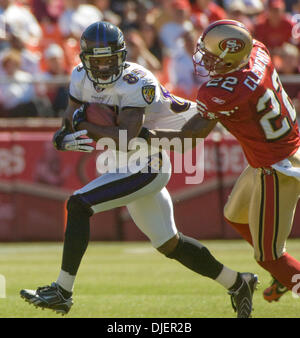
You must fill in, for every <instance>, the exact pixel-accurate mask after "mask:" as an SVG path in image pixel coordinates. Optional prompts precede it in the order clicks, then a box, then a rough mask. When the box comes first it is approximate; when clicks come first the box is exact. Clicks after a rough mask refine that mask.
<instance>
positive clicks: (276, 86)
mask: <svg viewBox="0 0 300 338" xmlns="http://www.w3.org/2000/svg"><path fill="white" fill-rule="evenodd" d="M193 61H194V65H195V71H196V73H199V75H200V72H198V67H199V66H200V67H204V68H205V69H206V70H207V74H209V75H210V80H209V81H207V82H205V83H204V84H202V85H201V87H200V89H199V92H198V97H197V107H198V112H199V114H198V115H195V116H194V117H193V118H192V119H191V120H190V121H188V122H187V123H186V124H185V125H184V126H183V127H182V129H181V130H180V131H175V130H173V131H172V130H154V131H153V132H152V131H150V133H149V135H148V137H150V138H152V137H168V138H172V137H180V138H185V137H193V138H195V137H206V136H207V135H208V134H209V132H210V131H211V130H212V129H213V127H214V126H215V124H216V123H217V122H220V123H221V124H222V125H223V126H224V127H225V128H226V129H227V130H228V131H229V132H230V133H232V134H233V135H234V136H235V137H236V138H237V140H238V141H239V143H240V145H241V146H242V148H243V151H244V153H245V156H246V158H247V160H248V162H249V166H248V167H247V168H246V169H245V170H244V171H243V173H242V174H241V175H240V177H239V179H238V181H237V182H236V184H235V186H234V188H233V190H232V193H231V195H230V196H229V199H228V201H227V203H226V205H225V209H224V215H225V219H226V221H227V222H228V223H229V224H231V225H232V226H233V227H234V228H235V229H236V230H237V231H238V232H239V233H240V234H241V235H242V237H243V238H244V239H246V240H247V241H248V242H249V243H250V244H251V245H252V246H253V248H254V253H255V259H256V260H257V262H258V263H259V264H260V265H261V266H262V267H263V268H264V269H266V270H267V271H269V272H270V273H271V275H272V276H273V278H274V280H273V282H272V285H271V286H270V287H269V288H268V289H266V290H265V292H264V298H265V299H266V300H268V301H272V300H278V299H279V298H280V296H281V295H282V294H283V293H284V292H285V291H287V290H292V289H293V287H294V286H295V287H296V282H297V280H298V279H297V278H296V280H295V277H297V275H298V274H300V262H299V261H297V260H296V259H295V258H293V257H292V256H291V255H289V254H288V253H287V252H286V249H285V245H286V239H287V238H288V236H289V234H290V231H291V228H292V223H293V217H294V212H295V209H296V205H297V201H298V198H299V195H300V148H299V146H300V137H299V129H298V125H297V121H296V111H295V109H294V107H293V105H292V103H291V100H290V99H289V97H288V95H287V94H286V92H285V91H284V89H283V87H282V85H281V82H280V79H279V77H278V74H277V72H276V70H275V69H274V66H273V64H272V61H271V58H270V54H269V52H268V50H267V48H266V47H265V46H264V45H263V44H262V43H260V42H259V41H256V40H254V39H252V36H251V35H250V33H249V32H248V30H247V29H246V27H245V26H244V25H243V24H241V23H239V22H237V21H233V20H219V21H216V22H214V23H212V24H211V25H209V26H208V27H207V29H206V30H205V31H204V32H203V34H202V36H201V37H200V38H199V40H198V44H197V49H196V52H195V54H194V56H193ZM201 75H203V70H202V72H201ZM293 276H294V278H293ZM281 284H282V285H283V288H282V285H281ZM280 286H281V288H280Z"/></svg>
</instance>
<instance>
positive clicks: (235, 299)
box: [228, 272, 258, 318]
mask: <svg viewBox="0 0 300 338" xmlns="http://www.w3.org/2000/svg"><path fill="white" fill-rule="evenodd" d="M239 275H240V277H241V278H242V284H241V286H240V287H239V288H238V289H237V290H234V291H229V292H228V293H229V295H230V296H231V304H232V307H233V309H234V311H235V312H237V318H249V317H251V312H252V310H253V307H252V298H253V293H254V291H255V290H256V285H257V283H258V277H257V275H255V274H253V273H250V272H243V273H240V274H239Z"/></svg>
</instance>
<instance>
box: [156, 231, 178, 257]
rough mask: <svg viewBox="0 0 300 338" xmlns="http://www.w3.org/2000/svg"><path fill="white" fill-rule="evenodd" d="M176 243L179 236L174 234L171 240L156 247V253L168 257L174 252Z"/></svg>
mask: <svg viewBox="0 0 300 338" xmlns="http://www.w3.org/2000/svg"><path fill="white" fill-rule="evenodd" d="M178 242H179V235H178V234H176V235H175V236H174V237H172V238H171V239H169V240H168V241H166V242H165V243H164V244H163V245H161V246H160V247H158V248H157V251H159V252H160V253H162V254H164V255H166V256H168V255H169V254H171V253H172V252H173V251H174V250H175V248H176V247H177V245H178Z"/></svg>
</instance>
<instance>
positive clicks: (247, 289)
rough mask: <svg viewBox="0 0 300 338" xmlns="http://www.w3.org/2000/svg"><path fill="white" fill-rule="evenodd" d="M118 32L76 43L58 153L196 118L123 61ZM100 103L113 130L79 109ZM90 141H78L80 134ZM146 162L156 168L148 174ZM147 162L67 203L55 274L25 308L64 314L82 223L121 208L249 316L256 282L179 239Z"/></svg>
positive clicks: (80, 250)
mask: <svg viewBox="0 0 300 338" xmlns="http://www.w3.org/2000/svg"><path fill="white" fill-rule="evenodd" d="M126 53H127V52H126V46H125V42H124V37H123V33H122V32H121V30H120V29H119V28H118V27H116V26H115V25H113V24H111V23H108V22H96V23H94V24H92V25H90V26H89V27H88V28H86V30H85V31H84V32H83V34H82V37H81V54H80V57H81V60H82V64H80V65H78V66H77V67H76V68H75V69H74V70H73V73H72V76H71V83H70V99H69V105H68V108H67V110H66V113H65V119H64V123H63V126H62V128H61V129H60V130H59V131H57V132H56V133H55V135H54V145H55V147H56V148H57V149H58V150H74V151H92V150H93V147H91V145H90V142H91V141H92V139H94V140H98V139H101V138H103V137H109V138H112V139H113V140H114V141H116V142H117V143H118V139H119V131H126V132H127V142H129V141H130V140H132V139H133V138H135V137H137V136H139V135H140V136H144V135H142V134H143V132H144V131H145V130H147V129H146V128H151V129H153V128H166V127H168V128H179V127H181V126H182V125H184V124H185V122H186V121H187V120H188V119H189V118H191V117H192V116H193V115H194V114H195V113H196V106H195V103H193V102H189V101H186V100H183V99H181V98H176V97H174V96H172V95H171V94H170V93H169V92H168V91H166V90H165V89H164V88H163V87H162V86H161V85H160V84H159V82H158V81H157V79H156V78H155V77H154V76H153V74H152V73H151V72H150V71H148V70H147V69H145V68H144V67H142V66H140V65H137V64H135V63H131V62H127V61H126ZM86 102H89V103H91V102H96V103H103V104H107V105H110V106H113V107H117V109H118V123H117V125H116V126H99V125H95V124H92V123H90V122H87V120H86V116H85V112H84V109H81V107H82V105H83V104H84V103H86ZM87 133H88V135H89V136H90V137H92V139H83V138H81V136H82V135H85V134H87ZM151 156H154V157H155V156H156V157H157V156H158V157H159V158H160V160H161V161H162V163H163V164H164V165H163V168H164V170H162V166H160V167H158V168H156V169H155V170H153V167H152V168H150V166H151V160H152V157H151ZM151 156H149V159H148V161H147V163H146V164H145V167H146V169H148V168H149V170H144V169H145V168H142V169H141V170H139V171H137V172H131V171H130V170H128V171H127V172H122V173H121V172H115V173H106V174H103V175H101V176H100V177H98V178H96V179H95V180H93V181H92V182H90V183H89V184H87V185H86V186H85V187H83V188H81V189H79V190H78V191H76V192H75V193H74V194H73V195H72V196H71V197H70V199H69V201H68V204H67V210H68V218H67V228H66V233H65V240H64V249H63V257H62V265H61V271H60V274H59V276H58V278H57V280H56V282H53V283H52V284H51V285H50V286H45V287H39V288H38V289H37V290H28V289H24V290H21V292H20V294H21V297H23V298H24V299H25V300H26V301H28V302H29V303H32V304H34V305H36V306H38V307H41V308H49V309H52V310H54V311H56V312H58V313H62V314H65V313H68V311H69V310H70V308H71V306H72V304H73V301H72V292H73V285H74V281H75V277H76V274H77V271H78V268H79V265H80V262H81V259H82V257H83V255H84V252H85V250H86V248H87V245H88V242H89V229H90V225H89V218H90V216H92V215H93V214H94V213H97V212H101V211H104V210H109V209H113V208H116V207H121V206H127V208H128V211H129V213H130V215H131V217H132V218H133V220H134V222H135V223H136V225H137V226H138V227H139V228H140V230H141V231H143V232H144V233H145V235H146V236H147V237H148V238H149V239H150V241H151V243H152V245H153V246H154V248H156V249H157V250H158V251H159V252H161V253H162V254H164V255H165V256H166V257H168V258H171V259H175V260H177V261H179V262H180V263H182V264H183V265H184V266H186V267H187V268H189V269H191V270H193V271H194V272H196V273H198V274H200V275H202V276H206V277H209V278H211V279H213V280H215V281H217V282H218V283H220V284H221V285H222V286H224V287H225V288H226V289H227V290H228V293H229V294H230V295H231V299H232V304H233V307H234V309H235V310H236V311H237V316H238V317H249V316H250V314H251V312H252V297H253V292H254V289H255V286H256V284H257V276H256V275H254V274H252V273H239V272H236V271H233V270H231V269H229V268H227V267H226V266H224V265H223V264H222V263H220V262H219V261H217V260H216V259H215V258H214V257H213V256H212V255H211V253H210V252H209V250H208V249H207V248H206V247H205V246H204V245H202V244H201V243H200V242H198V241H197V240H195V239H193V238H189V237H187V236H185V235H183V234H181V233H179V232H178V230H177V228H176V225H175V222H174V216H173V205H172V200H171V197H170V195H169V193H168V191H167V189H166V187H165V186H166V184H167V183H168V181H169V179H170V175H171V165H170V160H169V158H168V156H167V155H166V154H165V153H164V152H157V153H156V154H153V155H151Z"/></svg>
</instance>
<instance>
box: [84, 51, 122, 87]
mask: <svg viewBox="0 0 300 338" xmlns="http://www.w3.org/2000/svg"><path fill="white" fill-rule="evenodd" d="M104 49H105V50H108V49H110V47H107V48H94V51H93V53H88V52H82V53H81V54H80V59H81V61H82V64H83V67H84V69H85V70H86V73H87V76H88V78H89V79H90V80H91V81H92V82H93V83H94V84H95V85H97V86H99V87H104V88H105V87H107V86H109V85H110V84H112V83H113V82H115V81H117V80H118V79H119V78H120V76H121V75H122V72H123V69H124V66H125V59H126V50H125V48H124V50H122V51H119V52H116V53H107V52H104V53H99V51H100V50H104Z"/></svg>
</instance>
